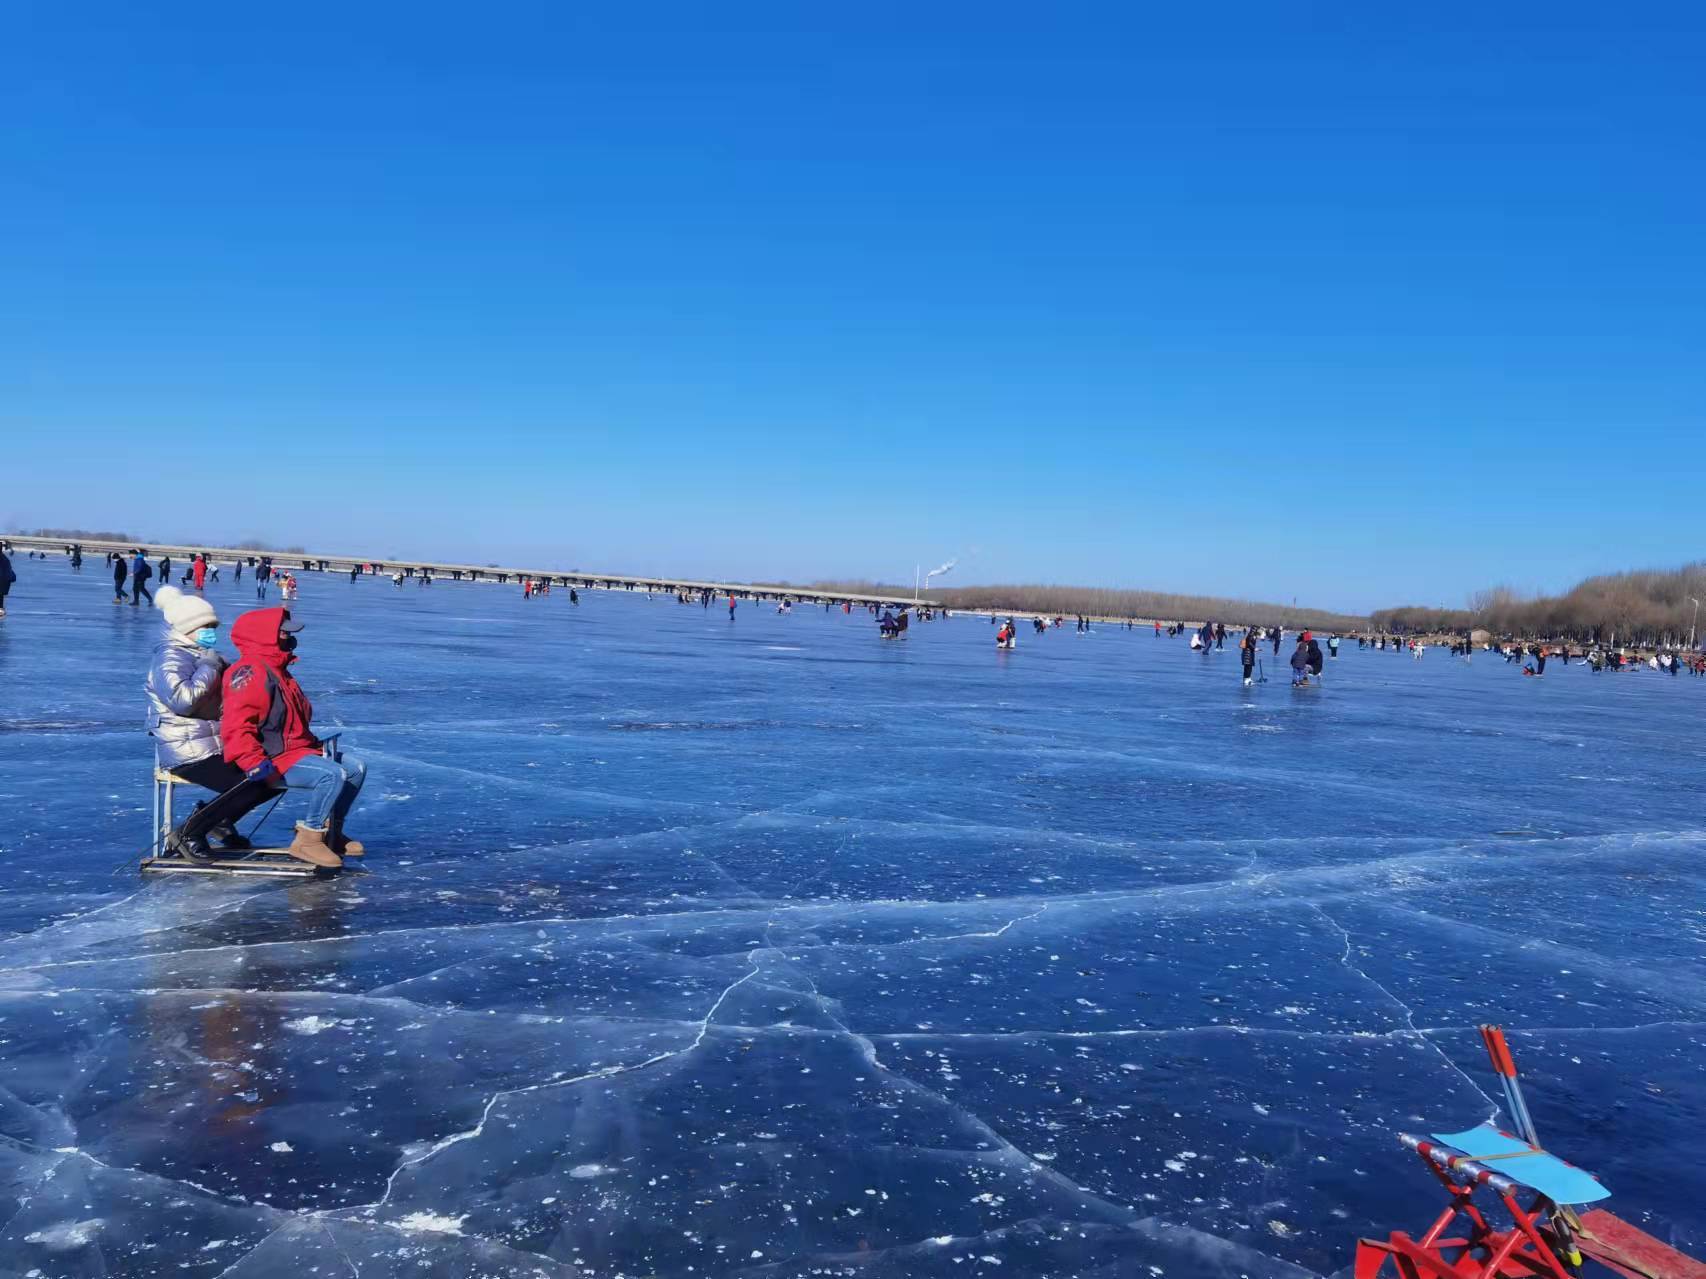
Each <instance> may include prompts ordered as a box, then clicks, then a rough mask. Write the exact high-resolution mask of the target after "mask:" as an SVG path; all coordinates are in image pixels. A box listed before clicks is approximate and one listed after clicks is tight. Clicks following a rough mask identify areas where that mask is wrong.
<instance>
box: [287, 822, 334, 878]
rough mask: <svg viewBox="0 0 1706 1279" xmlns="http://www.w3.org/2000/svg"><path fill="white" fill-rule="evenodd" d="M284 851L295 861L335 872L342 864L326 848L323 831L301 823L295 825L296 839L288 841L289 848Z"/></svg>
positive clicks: (329, 849)
mask: <svg viewBox="0 0 1706 1279" xmlns="http://www.w3.org/2000/svg"><path fill="white" fill-rule="evenodd" d="M284 851H285V852H287V853H289V854H290V855H291V856H292V857H294V858H296V860H297V861H302V862H308V863H309V864H311V865H314V866H324V867H326V868H327V869H328V870H335V869H337V868H338V867H339V866H342V865H343V864H344V863H343V859H342V858H340V857H339V856H338V855H337V854H336V853H334V852H333V851H332V850H331V848H329V847H328V846H327V844H326V832H325V831H323V830H316V829H315V828H314V827H312V826H304V825H303V824H302V823H301V822H297V823H296V838H295V839H293V840H291V841H290V847H289V848H287V849H285V850H284Z"/></svg>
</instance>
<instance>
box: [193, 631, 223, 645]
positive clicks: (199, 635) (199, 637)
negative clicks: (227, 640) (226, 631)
mask: <svg viewBox="0 0 1706 1279" xmlns="http://www.w3.org/2000/svg"><path fill="white" fill-rule="evenodd" d="M195 642H196V643H197V644H200V645H201V646H202V647H203V648H212V647H214V646H215V645H216V644H218V643H219V628H218V627H217V626H204V627H202V628H201V629H200V630H199V631H197V632H196V633H195Z"/></svg>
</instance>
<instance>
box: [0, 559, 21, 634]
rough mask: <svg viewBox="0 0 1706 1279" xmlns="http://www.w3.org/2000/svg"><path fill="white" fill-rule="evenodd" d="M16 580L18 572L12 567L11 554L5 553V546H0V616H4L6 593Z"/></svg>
mask: <svg viewBox="0 0 1706 1279" xmlns="http://www.w3.org/2000/svg"><path fill="white" fill-rule="evenodd" d="M17 580H18V573H17V570H16V569H14V568H13V567H12V558H11V556H9V555H7V554H6V548H5V547H0V617H5V616H6V595H7V593H8V592H9V591H10V590H11V589H12V583H13V582H15V581H17Z"/></svg>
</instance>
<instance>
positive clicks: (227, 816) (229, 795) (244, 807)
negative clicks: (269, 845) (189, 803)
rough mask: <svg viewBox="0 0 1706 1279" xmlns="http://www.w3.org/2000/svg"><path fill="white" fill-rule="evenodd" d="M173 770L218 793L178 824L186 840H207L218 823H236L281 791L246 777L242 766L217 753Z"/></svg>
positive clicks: (188, 779)
mask: <svg viewBox="0 0 1706 1279" xmlns="http://www.w3.org/2000/svg"><path fill="white" fill-rule="evenodd" d="M172 772H174V773H176V774H177V775H178V776H179V777H181V778H183V779H184V780H185V781H187V782H194V783H195V784H196V785H197V786H204V787H206V788H207V789H208V790H210V791H213V792H214V793H215V794H216V795H218V796H219V798H217V799H214V800H211V801H209V802H208V803H206V804H203V805H202V806H201V807H200V808H198V809H196V810H195V812H193V813H191V814H190V815H189V817H187V818H186V819H184V821H182V822H181V823H179V826H178V830H179V833H180V834H182V835H183V836H184V837H185V838H187V839H205V838H206V837H207V832H208V831H210V830H212V829H213V828H214V827H215V826H224V825H226V824H227V823H230V822H235V821H236V820H237V819H238V818H240V817H243V816H244V815H246V814H248V813H251V812H253V811H254V810H255V809H257V808H259V807H260V806H261V805H262V804H264V803H266V802H267V801H268V800H269V799H271V798H272V797H273V796H274V795H276V794H277V793H278V792H277V791H276V790H275V789H274V788H273V787H271V786H269V785H268V784H267V783H266V782H261V781H250V780H249V779H248V778H246V777H244V776H243V770H242V769H240V768H238V767H237V766H236V765H235V764H227V763H226V762H225V761H224V760H223V759H221V758H220V757H219V756H218V755H210V756H208V758H206V759H198V760H196V762H195V763H193V764H180V765H179V766H178V767H176V768H174V769H173V770H172Z"/></svg>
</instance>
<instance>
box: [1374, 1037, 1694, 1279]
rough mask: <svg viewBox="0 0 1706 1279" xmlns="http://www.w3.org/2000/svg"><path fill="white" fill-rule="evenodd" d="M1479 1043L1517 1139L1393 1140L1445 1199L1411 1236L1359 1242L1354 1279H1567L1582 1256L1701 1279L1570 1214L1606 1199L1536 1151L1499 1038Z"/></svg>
mask: <svg viewBox="0 0 1706 1279" xmlns="http://www.w3.org/2000/svg"><path fill="white" fill-rule="evenodd" d="M1481 1040H1482V1043H1484V1044H1485V1045H1486V1048H1487V1053H1488V1055H1489V1056H1490V1057H1491V1058H1492V1062H1493V1069H1494V1070H1495V1071H1496V1072H1497V1073H1498V1075H1499V1085H1500V1087H1501V1088H1502V1089H1503V1091H1504V1097H1505V1109H1506V1111H1507V1112H1508V1113H1509V1114H1510V1117H1511V1119H1512V1122H1513V1124H1514V1125H1515V1127H1516V1128H1517V1132H1515V1133H1511V1132H1506V1131H1505V1130H1504V1129H1502V1128H1498V1127H1495V1126H1494V1125H1493V1124H1490V1123H1483V1124H1480V1125H1478V1126H1477V1127H1474V1128H1469V1129H1466V1130H1464V1131H1463V1132H1450V1133H1434V1134H1431V1136H1430V1137H1428V1138H1423V1137H1414V1136H1411V1135H1410V1134H1409V1133H1399V1134H1398V1140H1399V1141H1401V1142H1403V1143H1404V1145H1405V1146H1407V1147H1409V1149H1411V1150H1413V1151H1415V1152H1416V1154H1417V1156H1418V1157H1420V1159H1421V1161H1422V1163H1423V1165H1424V1166H1425V1167H1426V1168H1427V1170H1428V1172H1430V1173H1431V1174H1432V1175H1433V1176H1434V1178H1435V1179H1436V1180H1437V1181H1438V1182H1439V1183H1440V1185H1441V1186H1443V1187H1444V1189H1445V1191H1446V1194H1447V1196H1448V1202H1447V1205H1446V1207H1445V1209H1444V1211H1443V1212H1441V1213H1440V1215H1439V1216H1438V1217H1437V1218H1435V1219H1434V1222H1433V1224H1432V1225H1431V1226H1429V1228H1428V1229H1427V1231H1426V1232H1425V1233H1424V1234H1423V1235H1422V1236H1421V1237H1420V1238H1414V1237H1412V1236H1410V1235H1409V1234H1407V1233H1405V1232H1404V1231H1402V1230H1397V1231H1394V1232H1393V1233H1392V1234H1391V1235H1390V1236H1389V1237H1388V1238H1386V1239H1363V1240H1359V1241H1358V1243H1357V1250H1356V1264H1355V1266H1354V1267H1353V1269H1352V1274H1353V1276H1354V1279H1386V1277H1387V1276H1395V1277H1396V1279H1531V1277H1532V1276H1550V1279H1575V1276H1577V1275H1579V1274H1580V1273H1581V1268H1582V1261H1583V1258H1584V1257H1586V1258H1590V1259H1592V1260H1593V1261H1596V1262H1598V1263H1599V1264H1600V1265H1602V1266H1604V1267H1606V1268H1607V1269H1608V1270H1611V1271H1613V1272H1614V1273H1616V1274H1620V1275H1625V1276H1628V1279H1706V1265H1702V1264H1701V1263H1700V1262H1698V1261H1696V1260H1694V1259H1693V1258H1692V1257H1688V1256H1685V1255H1684V1254H1682V1253H1680V1252H1678V1251H1676V1250H1675V1249H1674V1248H1672V1247H1670V1246H1669V1245H1668V1244H1665V1243H1663V1242H1661V1241H1660V1240H1658V1239H1655V1238H1653V1237H1652V1236H1651V1235H1648V1234H1646V1233H1645V1232H1644V1231H1642V1230H1640V1229H1639V1228H1637V1227H1635V1226H1632V1225H1630V1224H1629V1223H1628V1222H1626V1221H1623V1220H1621V1219H1620V1218H1618V1217H1615V1216H1613V1215H1612V1214H1611V1213H1609V1212H1607V1211H1605V1210H1604V1209H1600V1208H1596V1209H1593V1210H1591V1211H1589V1212H1585V1213H1582V1214H1580V1215H1578V1214H1577V1213H1576V1211H1575V1209H1576V1207H1578V1206H1580V1205H1582V1204H1589V1203H1597V1202H1598V1201H1599V1200H1601V1199H1605V1198H1607V1197H1609V1196H1610V1194H1611V1192H1610V1191H1609V1190H1607V1189H1606V1188H1605V1187H1604V1186H1603V1185H1601V1184H1600V1181H1599V1179H1598V1178H1597V1177H1595V1176H1594V1175H1593V1174H1592V1173H1590V1172H1587V1171H1585V1170H1583V1169H1581V1168H1578V1167H1576V1166H1575V1165H1574V1164H1572V1163H1570V1162H1569V1161H1568V1160H1565V1159H1560V1158H1559V1157H1558V1156H1557V1155H1555V1154H1552V1153H1551V1152H1550V1151H1548V1150H1545V1149H1543V1148H1542V1147H1541V1145H1540V1141H1539V1137H1538V1135H1537V1134H1536V1132H1535V1129H1534V1120H1533V1118H1532V1116H1530V1114H1529V1112H1528V1104H1527V1102H1526V1101H1525V1100H1524V1099H1523V1095H1522V1086H1521V1084H1520V1083H1518V1081H1517V1075H1516V1062H1515V1060H1514V1058H1513V1057H1512V1056H1511V1052H1510V1046H1509V1045H1508V1044H1507V1043H1506V1042H1505V1036H1504V1031H1503V1030H1501V1029H1500V1028H1499V1027H1497V1026H1482V1027H1481Z"/></svg>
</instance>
